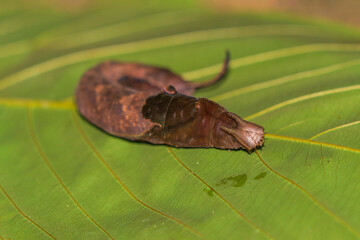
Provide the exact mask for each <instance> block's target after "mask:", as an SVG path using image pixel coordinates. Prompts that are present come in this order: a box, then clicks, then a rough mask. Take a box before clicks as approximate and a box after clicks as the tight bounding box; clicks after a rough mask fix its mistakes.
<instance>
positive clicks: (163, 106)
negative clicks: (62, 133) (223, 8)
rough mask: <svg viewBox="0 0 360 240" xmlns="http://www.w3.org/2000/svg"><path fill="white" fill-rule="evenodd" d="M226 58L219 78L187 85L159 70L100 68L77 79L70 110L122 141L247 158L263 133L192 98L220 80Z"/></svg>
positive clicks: (121, 64)
mask: <svg viewBox="0 0 360 240" xmlns="http://www.w3.org/2000/svg"><path fill="white" fill-rule="evenodd" d="M229 58H230V57H229V53H228V52H227V53H226V58H225V60H224V64H223V68H222V70H221V72H220V73H219V74H218V75H217V76H215V77H214V78H213V79H211V80H209V81H207V82H201V83H199V82H195V83H194V82H187V81H185V80H184V79H182V78H181V77H180V76H178V75H176V74H174V73H172V72H171V71H169V70H167V69H165V68H158V67H153V66H147V65H143V64H139V63H126V62H114V61H107V62H103V63H100V64H99V65H97V66H95V67H93V68H91V69H89V70H88V71H87V72H85V74H84V75H83V77H82V78H81V80H80V82H79V84H78V87H77V89H76V93H75V95H76V96H75V97H76V104H77V107H78V110H79V112H80V114H81V115H82V116H83V117H84V118H86V119H87V120H88V121H90V122H91V123H93V124H94V125H96V126H97V127H99V128H101V129H103V130H104V131H106V132H108V133H109V134H112V135H115V136H118V137H122V138H125V139H128V140H132V141H146V142H150V143H153V144H167V145H170V146H175V147H205V148H210V147H215V148H220V149H239V148H243V149H245V150H247V151H249V152H251V151H252V150H254V149H256V148H259V147H261V146H262V145H263V143H264V128H263V127H261V126H259V125H256V124H254V123H251V122H248V121H245V120H243V119H242V118H240V117H239V116H237V115H236V114H234V113H230V112H228V111H227V110H226V109H225V108H224V107H222V106H220V105H219V104H217V103H215V102H213V101H211V100H208V99H206V98H195V97H193V96H192V95H193V93H194V91H195V90H196V89H199V88H204V87H207V86H210V85H212V84H215V83H216V82H218V81H220V80H221V79H222V78H223V77H224V76H225V75H226V73H227V69H228V64H229Z"/></svg>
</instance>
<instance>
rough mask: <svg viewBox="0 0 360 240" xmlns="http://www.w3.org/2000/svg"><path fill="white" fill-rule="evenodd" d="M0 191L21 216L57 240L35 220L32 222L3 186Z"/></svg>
mask: <svg viewBox="0 0 360 240" xmlns="http://www.w3.org/2000/svg"><path fill="white" fill-rule="evenodd" d="M0 190H1V191H2V192H3V194H4V195H5V197H6V198H7V199H8V200H9V201H10V203H11V204H12V205H13V207H14V208H15V209H16V210H17V211H18V212H19V213H20V214H21V216H23V217H24V218H25V219H26V220H28V221H29V222H30V223H32V224H33V225H35V226H36V227H37V228H38V229H39V230H41V231H42V232H43V233H45V234H46V235H47V236H48V237H50V238H52V239H55V237H54V236H53V235H51V233H49V232H48V231H46V230H45V229H44V228H43V227H41V226H40V225H39V224H37V223H36V222H35V221H34V220H32V219H31V218H30V217H29V216H28V215H26V214H25V213H24V212H23V211H22V210H21V209H20V208H19V207H18V206H17V204H16V203H15V202H14V200H13V199H12V198H11V197H10V195H9V194H8V193H7V192H6V191H5V189H4V188H3V187H2V186H1V185H0Z"/></svg>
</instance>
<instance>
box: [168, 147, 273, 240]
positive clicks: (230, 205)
mask: <svg viewBox="0 0 360 240" xmlns="http://www.w3.org/2000/svg"><path fill="white" fill-rule="evenodd" d="M167 148H168V152H169V153H170V155H172V156H173V158H175V160H176V161H177V162H178V163H179V164H180V165H181V166H182V167H184V168H185V169H186V170H187V171H188V172H190V173H191V174H192V175H193V176H194V177H195V178H196V179H198V180H199V181H200V182H202V183H203V184H204V185H205V186H207V187H208V188H209V189H210V190H211V191H213V192H214V193H215V194H216V195H217V196H218V197H219V198H220V199H221V200H223V201H224V202H225V203H226V205H228V206H229V207H230V208H231V209H232V210H233V211H235V213H236V214H237V215H239V216H240V217H241V218H242V219H244V220H245V222H247V223H248V224H249V225H250V226H251V227H253V228H255V229H256V230H258V231H260V232H261V233H262V234H264V235H265V236H266V237H267V238H269V239H274V238H273V237H271V236H270V234H269V233H267V232H265V231H264V230H263V229H261V228H259V227H258V226H257V225H255V224H254V223H253V222H252V221H250V219H248V218H247V217H246V216H245V215H244V214H242V213H241V212H240V211H239V210H237V209H236V208H235V207H234V206H233V205H232V204H231V203H230V202H229V201H228V200H226V199H225V198H224V197H223V196H222V195H220V193H218V192H217V191H216V190H215V189H214V188H213V187H211V186H210V185H209V184H208V183H207V182H205V180H203V179H202V178H200V177H199V176H198V175H197V174H196V173H194V172H193V171H192V170H191V169H190V168H189V167H188V166H186V165H185V163H183V162H182V161H181V160H180V158H179V157H178V156H177V155H176V154H175V153H174V151H173V150H172V149H171V148H170V147H167Z"/></svg>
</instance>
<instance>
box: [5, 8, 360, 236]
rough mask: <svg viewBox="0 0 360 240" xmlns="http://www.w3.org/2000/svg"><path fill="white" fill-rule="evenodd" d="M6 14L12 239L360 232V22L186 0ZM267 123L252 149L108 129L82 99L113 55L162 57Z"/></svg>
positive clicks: (216, 96)
mask: <svg viewBox="0 0 360 240" xmlns="http://www.w3.org/2000/svg"><path fill="white" fill-rule="evenodd" d="M3 6H4V7H2V9H1V10H0V24H1V26H2V27H1V28H0V77H1V79H0V143H1V144H0V239H199V238H204V239H358V238H359V237H360V218H359V216H360V207H359V206H360V204H359V199H360V185H359V181H360V174H359V170H360V137H359V136H360V131H359V130H360V108H359V105H360V43H359V41H360V32H359V31H358V30H357V29H352V28H349V27H345V26H342V25H338V24H334V23H325V22H319V21H315V20H311V19H301V18H295V17H293V16H285V15H280V14H278V13H277V14H275V13H273V14H271V13H268V14H265V13H264V14H245V13H242V14H235V13H228V14H225V13H213V12H211V11H210V10H204V9H203V10H202V9H197V8H196V9H195V7H191V6H190V5H189V6H188V5H187V6H186V7H185V6H182V7H179V5H178V4H176V5H172V6H168V5H167V4H165V3H163V4H161V7H160V6H156V4H155V5H151V6H152V7H151V8H149V7H148V6H144V5H141V4H140V5H136V6H132V5H131V4H128V5H126V7H123V5H121V4H119V3H118V4H117V5H111V4H104V5H103V6H102V7H99V6H97V7H96V8H95V7H94V8H87V9H86V10H81V11H79V10H77V11H71V12H70V13H67V14H65V13H64V12H62V11H60V10H56V8H55V9H53V10H52V11H47V10H46V9H45V8H36V10H31V9H29V8H28V7H23V8H21V7H19V6H17V7H13V6H8V7H6V4H5V3H4V2H3ZM226 49H228V50H229V51H230V52H231V56H232V60H231V63H230V73H229V74H228V76H227V78H226V80H225V81H223V82H222V83H220V84H218V85H217V86H214V87H211V88H209V89H204V90H201V91H199V92H197V94H196V96H198V97H200V96H201V97H207V98H210V99H212V100H214V101H216V102H218V103H220V104H221V105H223V106H224V107H226V108H227V109H228V110H229V111H231V112H234V113H236V114H238V115H240V116H242V117H244V118H245V119H247V120H251V121H253V122H255V123H257V124H259V125H262V126H264V128H265V131H266V140H265V146H264V147H263V148H262V149H261V150H258V151H256V152H254V153H252V154H248V153H247V152H245V151H241V150H240V151H226V150H217V149H178V148H172V147H167V146H161V145H151V144H146V143H134V142H130V141H126V140H123V139H119V138H115V137H112V136H109V135H108V134H106V133H104V132H102V131H101V130H99V129H97V128H96V127H94V126H92V125H91V124H89V123H88V122H87V121H85V120H84V119H82V118H81V117H80V116H79V114H78V112H77V111H76V109H75V108H74V104H73V94H74V90H75V87H76V85H77V83H78V81H79V79H80V77H81V75H82V74H83V73H84V71H86V70H87V69H88V68H90V67H91V66H93V65H94V64H96V63H98V62H100V61H103V60H108V59H115V60H119V61H133V62H134V61H135V62H144V63H147V64H151V65H159V66H164V67H167V68H169V69H172V70H174V71H175V72H177V73H179V74H182V75H183V76H184V77H185V78H186V79H188V80H191V81H203V80H205V79H208V78H210V77H212V76H213V75H214V74H216V73H217V72H218V71H219V69H220V68H221V62H222V59H223V57H224V52H225V50H226Z"/></svg>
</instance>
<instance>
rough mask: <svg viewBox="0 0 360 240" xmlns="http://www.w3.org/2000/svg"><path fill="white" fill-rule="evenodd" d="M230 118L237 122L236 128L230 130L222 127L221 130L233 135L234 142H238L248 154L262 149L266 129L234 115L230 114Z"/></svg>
mask: <svg viewBox="0 0 360 240" xmlns="http://www.w3.org/2000/svg"><path fill="white" fill-rule="evenodd" d="M228 116H229V117H231V118H232V119H234V120H235V122H236V124H237V125H236V127H234V128H230V127H226V126H221V127H220V129H221V130H223V131H224V132H226V133H228V134H230V135H232V136H233V137H234V140H235V141H237V142H238V143H239V144H240V145H241V147H242V148H243V149H245V150H247V151H248V152H251V151H253V150H254V149H256V148H260V147H261V146H262V145H263V143H264V128H263V127H261V126H259V125H256V124H255V123H251V122H248V121H245V120H244V119H242V118H240V117H239V116H237V115H236V114H234V113H230V112H229V113H228Z"/></svg>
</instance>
